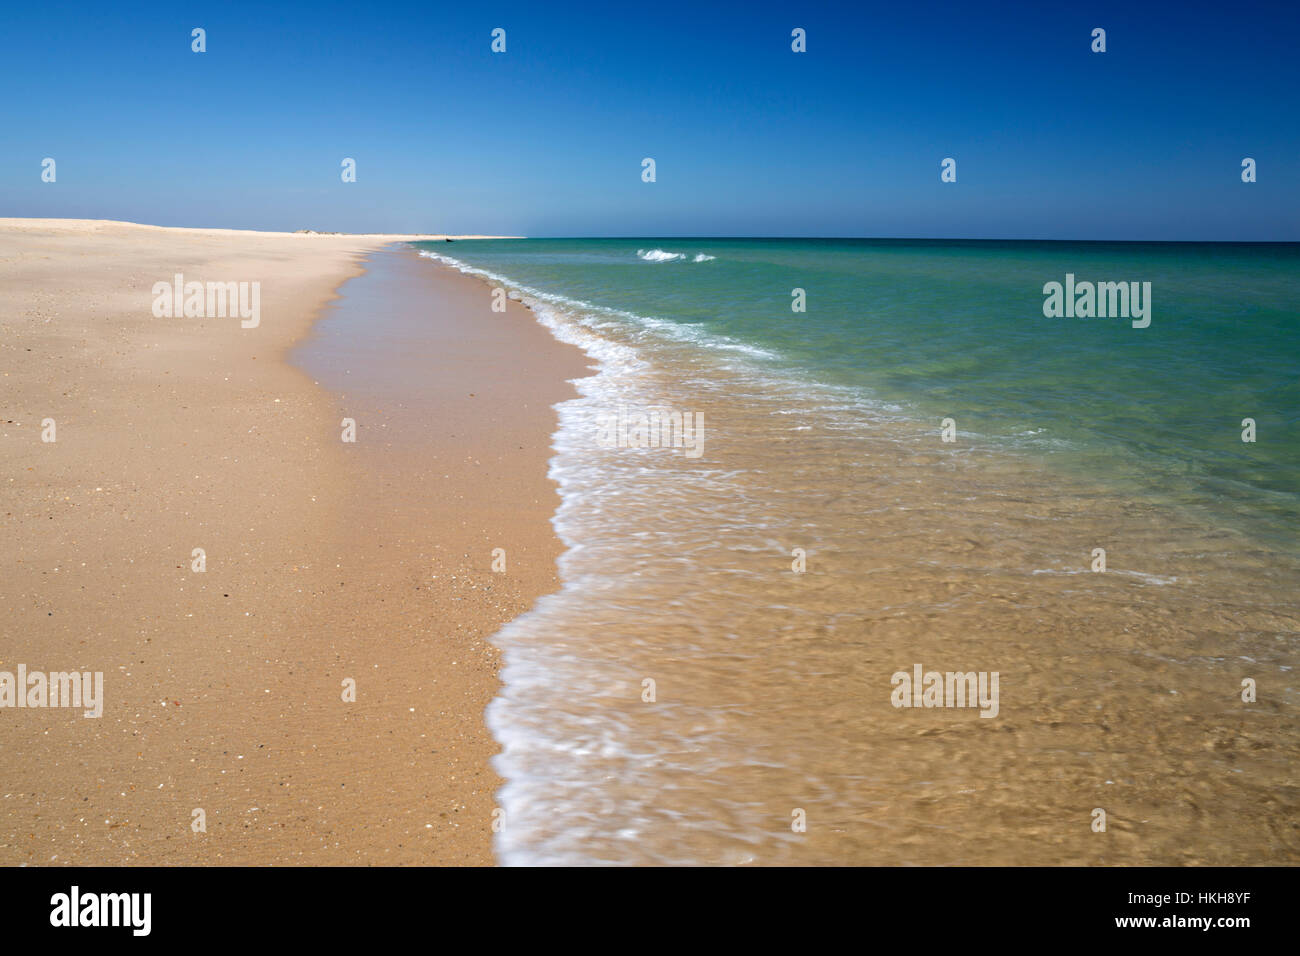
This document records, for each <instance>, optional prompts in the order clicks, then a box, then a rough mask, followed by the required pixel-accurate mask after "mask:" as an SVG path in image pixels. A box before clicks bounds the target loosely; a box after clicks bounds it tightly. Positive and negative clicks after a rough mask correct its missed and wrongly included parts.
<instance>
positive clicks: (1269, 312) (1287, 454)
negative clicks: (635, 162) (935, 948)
mask: <svg viewBox="0 0 1300 956" xmlns="http://www.w3.org/2000/svg"><path fill="white" fill-rule="evenodd" d="M413 245H414V246H415V248H416V249H417V250H418V251H419V253H420V254H421V255H422V256H424V257H425V258H427V259H428V260H429V262H428V266H429V268H440V267H441V268H446V267H450V268H455V269H458V270H460V271H462V272H466V273H469V274H472V275H475V276H478V277H480V278H481V279H482V280H483V281H484V282H485V283H487V284H488V285H489V286H490V287H492V289H494V290H497V289H499V290H502V291H501V292H500V293H495V294H498V295H506V296H508V297H510V298H514V299H518V300H521V301H522V302H523V303H524V304H526V305H528V306H529V307H530V308H531V309H532V311H533V314H534V316H535V317H536V319H537V321H539V322H541V323H542V324H543V325H545V326H546V327H547V328H548V329H550V330H551V332H552V333H553V334H554V335H555V337H556V338H558V339H560V340H562V341H564V342H568V343H572V344H575V345H577V346H579V347H581V348H582V349H583V350H585V352H586V354H587V355H588V356H589V357H590V364H591V373H592V374H591V375H590V376H588V377H585V378H580V379H577V380H575V386H576V388H577V391H578V397H577V398H574V399H572V400H569V401H565V402H563V403H561V404H560V405H559V406H557V412H558V427H557V430H556V433H555V435H554V441H553V451H554V454H553V457H552V458H551V462H550V475H551V478H552V479H553V480H554V481H555V482H556V484H557V486H558V489H559V494H560V504H559V507H558V509H557V512H556V514H555V517H554V525H555V529H556V532H557V534H558V535H559V537H560V539H561V541H562V543H563V545H564V547H565V551H564V553H563V555H562V557H561V559H560V576H561V581H562V585H561V587H560V589H559V590H558V591H556V592H555V593H552V594H550V595H547V596H545V597H543V598H541V599H540V600H539V601H538V602H537V604H536V605H535V606H534V607H533V608H532V609H531V610H530V611H529V612H527V613H525V614H524V615H522V616H521V617H519V618H517V619H515V620H513V621H511V622H510V623H509V624H508V625H506V626H505V627H504V628H503V629H502V630H501V631H500V632H499V633H498V634H497V635H496V636H495V638H494V640H495V642H496V643H497V645H498V646H499V647H500V648H501V649H502V652H503V659H504V668H503V671H502V680H503V688H502V690H501V692H500V694H499V696H498V697H497V699H496V700H494V701H493V703H492V704H491V706H490V707H489V710H488V723H489V727H490V728H491V730H492V732H493V734H494V735H495V736H496V738H497V740H498V741H499V743H500V745H501V752H500V754H499V756H498V757H497V758H496V762H495V766H496V769H497V771H498V772H499V773H500V775H501V776H502V778H503V779H504V781H505V783H504V786H503V787H502V789H501V791H500V793H499V794H498V802H499V804H500V806H501V808H502V809H503V810H504V817H503V819H504V825H503V826H501V827H500V830H499V832H498V833H497V834H496V837H495V849H496V852H497V855H498V857H499V859H500V860H501V862H503V863H506V864H556V865H602V864H611V865H612V864H625V865H626V864H632V865H636V864H698V865H827V864H847V865H861V864H880V865H934V864H954V865H1002V864H1014V865H1021V864H1029V865H1033V864H1036V863H1058V864H1059V863H1076V864H1080V865H1085V864H1088V865H1091V864H1103V865H1104V864H1148V863H1171V864H1192V863H1215V864H1241V863H1252V862H1253V863H1295V862H1300V830H1297V821H1298V820H1300V814H1298V813H1297V811H1300V778H1297V776H1296V767H1297V765H1298V764H1297V757H1300V725H1297V722H1296V719H1295V712H1296V706H1297V704H1300V695H1298V694H1297V691H1298V689H1300V688H1298V687H1297V682H1296V676H1295V671H1294V666H1295V664H1296V658H1297V653H1296V652H1297V646H1298V637H1300V610H1298V609H1297V602H1296V593H1297V585H1300V538H1298V537H1297V527H1298V525H1297V519H1298V518H1300V419H1298V415H1300V244H1289V243H1263V244H1245V243H1232V244H1216V243H1136V242H1124V243H1110V242H1036V241H1023V242H1021V241H974V240H971V241H947V240H933V241H931V240H844V239H704V238H689V239H672V238H656V239H646V238H632V239H521V240H464V241H456V242H450V243H449V242H427V243H415V244H413ZM1053 284H1056V285H1055V286H1054V285H1053ZM1103 284H1104V285H1103ZM1093 293H1096V294H1095V295H1094V294H1093ZM1089 300H1091V301H1089ZM502 347H503V348H508V347H509V344H508V343H503V345H502ZM931 674H935V675H938V677H939V678H945V677H948V679H946V680H945V681H941V683H940V685H939V686H938V687H937V688H936V691H937V692H936V693H935V694H933V695H923V693H922V685H925V686H928V687H933V684H932V682H931V681H930V680H929V675H931ZM954 674H955V675H957V679H956V681H955V682H954V681H953V680H952V679H951V678H950V675H954ZM964 675H969V676H970V677H971V678H972V679H971V681H970V683H969V684H968V685H966V686H968V687H969V688H970V690H971V692H970V693H969V694H966V695H964V698H963V695H961V694H960V691H961V690H962V689H963V680H964ZM904 678H906V680H905V679H904ZM913 683H914V684H915V685H916V686H915V687H912V686H911V684H913ZM976 687H978V688H980V691H979V693H976V692H975V688H976ZM954 690H955V691H957V693H954ZM987 691H992V693H991V694H990V693H987ZM990 697H992V698H995V699H989V698H990Z"/></svg>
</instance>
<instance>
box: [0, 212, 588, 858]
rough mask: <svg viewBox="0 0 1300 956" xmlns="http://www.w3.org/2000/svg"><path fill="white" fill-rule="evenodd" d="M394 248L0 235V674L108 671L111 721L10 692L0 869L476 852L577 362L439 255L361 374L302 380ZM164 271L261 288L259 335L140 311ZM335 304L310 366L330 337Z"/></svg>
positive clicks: (30, 225) (191, 235)
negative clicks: (0, 395)
mask: <svg viewBox="0 0 1300 956" xmlns="http://www.w3.org/2000/svg"><path fill="white" fill-rule="evenodd" d="M391 239H392V237H357V236H294V235H286V234H265V233H261V234H259V233H240V232H231V231H221V230H172V229H157V228H153V227H144V226H136V225H131V224H119V223H100V222H82V221H36V220H26V221H19V220H0V276H2V277H3V282H0V357H2V359H3V360H2V361H0V371H2V372H3V384H4V399H3V410H2V412H0V438H2V439H3V448H4V459H5V463H6V468H5V473H4V474H3V476H2V478H0V480H2V481H3V484H4V493H3V505H2V506H0V518H3V521H4V529H5V546H4V547H3V549H0V609H2V610H3V614H4V618H3V621H4V623H3V627H2V628H0V633H2V634H3V639H2V640H0V670H4V671H14V670H16V668H17V666H18V665H19V664H25V665H26V666H27V667H28V669H29V670H33V671H35V670H44V671H56V670H78V671H102V672H103V674H104V685H105V688H104V697H105V703H104V714H103V716H102V717H101V718H98V719H87V718H84V717H82V715H81V712H80V711H79V710H70V709H62V708H60V709H54V708H46V709H10V708H5V709H2V710H0V752H2V753H3V754H4V764H5V775H4V780H3V783H0V865H18V864H30V865H49V864H54V865H58V864H69V863H70V864H84V865H89V864H104V865H119V864H345V863H346V864H370V863H376V864H408V863H409V864H488V863H491V862H492V860H493V858H492V853H491V822H492V809H493V791H494V790H495V788H496V786H497V784H498V781H497V779H496V777H495V776H494V775H493V774H492V772H491V770H490V767H489V760H490V758H491V756H492V754H493V752H494V750H495V744H494V743H493V741H492V738H491V736H490V735H489V734H488V733H487V731H486V729H485V727H484V723H483V708H484V706H485V704H486V703H487V702H488V700H490V699H491V697H492V695H493V694H494V692H495V690H496V688H497V686H498V684H497V660H496V653H495V651H494V650H493V649H492V648H491V646H490V644H489V643H488V637H489V636H490V635H491V634H492V633H493V632H494V631H495V630H496V629H497V628H498V627H499V626H500V624H501V623H503V622H504V621H506V620H508V619H509V618H511V617H513V616H514V615H515V614H517V613H519V612H520V611H522V610H524V609H525V608H526V607H528V606H529V605H530V604H531V602H532V601H533V600H534V599H535V598H536V596H537V595H539V594H541V593H543V592H544V591H545V590H547V589H548V588H550V587H551V586H552V585H553V582H554V575H555V572H554V557H555V555H556V553H557V552H558V550H559V545H558V542H557V541H556V540H555V539H554V536H553V534H552V532H551V529H550V526H549V523H548V522H549V515H550V512H551V511H552V510H553V509H554V505H555V501H556V497H555V492H554V488H553V485H551V483H550V482H549V481H548V480H547V478H546V460H547V457H548V455H549V448H548V442H549V436H550V433H551V429H552V427H553V412H552V411H551V410H550V407H549V406H550V403H552V402H554V401H558V400H560V399H563V398H565V397H567V395H568V394H569V389H570V388H571V387H570V386H568V385H566V384H565V380H566V379H567V378H571V377H573V376H574V375H579V374H582V370H583V368H584V362H583V361H582V360H581V357H580V355H579V353H577V351H576V350H573V349H569V348H566V347H563V346H560V345H558V344H557V343H555V342H554V341H553V340H551V339H550V338H549V336H548V335H547V333H545V331H544V330H542V329H541V328H540V327H538V326H537V325H536V323H535V322H534V321H533V319H532V316H531V315H530V313H529V312H528V311H527V310H526V309H524V308H522V307H521V306H518V305H514V304H512V305H511V308H510V310H509V311H508V312H507V313H505V314H504V315H502V314H494V313H489V311H488V298H487V293H486V292H482V287H481V285H480V284H478V283H474V282H472V281H471V280H467V279H464V278H463V277H460V276H453V275H451V274H450V273H448V275H447V277H446V278H445V279H440V278H439V276H438V275H437V273H438V272H439V271H441V270H436V269H434V268H432V267H430V268H428V269H425V270H423V272H422V274H421V275H419V276H416V275H411V276H408V282H407V283H406V284H405V286H404V290H403V292H402V296H403V297H402V298H390V299H388V300H387V302H388V307H389V311H388V312H387V313H385V314H384V315H382V316H380V318H382V320H383V322H384V323H386V324H385V326H384V328H385V332H384V333H383V336H372V337H369V338H367V339H366V340H365V349H366V350H367V355H368V357H369V358H370V359H373V360H374V361H375V362H376V363H378V364H367V365H365V366H364V367H362V366H361V365H359V364H357V363H352V364H351V366H350V369H349V372H350V375H351V378H350V379H349V381H348V382H347V386H348V388H347V390H346V392H345V393H343V394H334V393H332V392H330V391H329V390H327V389H328V387H333V386H335V385H336V384H338V382H339V380H337V379H335V378H333V377H332V369H334V368H335V366H332V365H330V364H329V363H323V364H321V365H320V366H319V367H317V366H315V365H313V364H311V363H310V362H309V363H307V364H308V365H309V371H310V372H311V373H314V374H316V375H317V376H318V377H319V379H320V380H321V385H318V384H316V382H315V381H314V380H313V378H312V375H311V374H308V373H307V372H304V371H303V370H301V369H300V368H298V367H295V366H294V365H293V364H291V363H290V361H289V358H288V353H289V350H290V349H291V348H292V347H293V346H294V345H295V344H296V343H300V342H302V341H303V340H304V339H305V338H307V337H308V336H309V335H310V334H311V330H312V323H313V322H314V321H315V319H316V318H317V317H318V316H319V315H320V314H321V313H322V310H323V309H325V308H326V306H327V304H328V303H329V302H330V300H331V297H332V296H333V295H334V294H335V292H336V290H338V289H339V287H340V285H341V284H342V283H343V282H344V281H345V280H347V279H348V278H349V277H352V276H356V275H359V274H360V273H361V271H362V268H363V267H362V259H363V257H364V256H365V255H368V254H372V253H374V252H375V251H376V250H378V249H381V248H383V247H384V246H386V245H388V244H390V242H391ZM388 255H391V254H389V253H384V254H381V258H382V257H383V256H388ZM176 272H182V273H184V274H185V276H186V278H187V279H198V280H200V281H203V280H212V281H223V282H224V281H258V282H260V283H261V296H262V299H261V321H260V324H259V325H258V326H257V327H256V328H248V329H245V328H241V327H240V322H239V320H238V319H232V318H213V319H200V318H188V319H187V318H171V319H168V318H161V319H160V318H155V317H154V316H153V314H152V313H151V308H150V306H151V301H152V295H151V288H152V286H153V284H154V283H155V282H158V281H160V280H169V279H170V278H171V276H172V275H173V274H174V273H176ZM440 282H445V283H447V285H446V286H445V287H444V286H441V285H440V284H439V283H440ZM471 288H472V289H473V290H474V294H470V293H469V292H468V291H467V290H469V289H471ZM435 300H436V301H437V302H438V307H437V308H436V309H435V308H431V307H430V306H429V303H430V302H433V301H435ZM367 301H368V302H369V303H370V307H377V300H375V299H373V298H372V299H369V300H367ZM351 305H352V303H351V301H350V298H349V293H348V291H347V287H345V289H344V294H343V298H342V300H340V302H339V303H338V306H337V308H336V309H327V310H326V311H327V312H328V314H329V315H330V318H327V319H326V320H325V321H323V322H321V323H320V326H319V328H318V330H317V331H316V333H315V334H314V337H312V338H311V340H310V341H311V344H310V345H309V346H308V349H307V350H305V351H304V353H303V355H304V357H307V358H310V353H311V349H312V348H316V349H318V350H323V352H328V351H330V350H334V351H335V352H336V353H338V354H346V353H347V352H348V349H349V346H348V344H347V343H346V342H345V341H344V340H343V339H341V338H336V337H334V336H333V334H332V333H331V331H330V328H329V327H330V323H334V324H335V326H336V327H337V329H338V331H339V332H341V333H343V334H344V335H345V336H351V335H354V334H356V333H357V331H358V329H357V327H356V324H355V323H357V322H358V321H362V319H361V318H360V316H358V315H357V314H356V313H351V312H349V308H350V307H351ZM417 310H423V311H417ZM485 314H486V316H487V317H485ZM399 319H400V320H401V322H400V323H399V321H398V320H399ZM399 324H400V325H401V327H402V330H403V331H404V337H403V338H401V339H400V340H395V339H387V338H384V336H387V335H388V333H389V332H396V331H397V329H398V325H399ZM516 334H517V336H518V337H517V338H516ZM385 348H387V349H389V352H388V354H389V355H390V356H391V357H395V356H398V355H400V356H403V357H404V358H405V359H406V360H407V361H408V362H409V365H410V367H411V368H417V367H419V368H422V369H423V370H424V371H425V372H426V373H427V376H428V380H429V382H431V383H434V385H435V387H430V388H428V389H422V390H420V391H419V392H418V395H419V397H420V398H419V402H418V403H414V402H411V401H408V402H407V404H406V405H405V406H404V407H400V408H399V407H398V405H397V404H396V403H394V402H393V401H391V400H390V396H389V394H387V393H385V392H384V390H383V388H382V387H380V386H384V385H385V384H388V383H389V382H390V381H393V380H391V379H385V378H384V377H383V376H377V375H376V373H377V370H378V369H380V368H381V367H382V366H383V364H384V363H383V359H382V356H381V353H382V352H383V351H384V349H385ZM323 352H322V354H323ZM366 380H369V381H370V382H371V384H373V385H375V386H376V390H375V391H368V390H367V389H366V388H364V387H359V384H358V383H361V384H364V382H365V381H366ZM322 385H323V386H326V387H322ZM470 393H473V395H472V396H471V395H470ZM404 401H406V400H404ZM417 404H418V406H419V407H418V408H417V407H416V406H417ZM345 416H350V417H353V418H355V419H356V420H357V422H358V433H357V441H356V442H355V443H344V442H343V441H342V440H341V428H340V421H341V419H342V418H343V417H345ZM46 418H52V419H54V420H55V422H56V428H57V431H56V441H54V442H52V443H49V442H43V441H42V440H41V436H42V421H43V420H44V419H46ZM403 422H406V423H418V424H421V425H424V426H428V427H425V428H423V429H421V430H419V431H417V430H414V429H412V428H409V427H405V426H404V425H403ZM492 547H503V548H505V549H506V551H507V571H506V572H505V573H493V571H492V570H491V562H492V556H491V548H492ZM195 548H202V549H203V550H204V558H205V561H206V570H204V571H203V572H201V573H199V572H196V571H194V570H193V569H192V562H193V561H194V557H193V551H194V549H195ZM489 588H490V590H489ZM349 678H350V679H352V680H355V683H356V700H355V702H346V701H344V700H343V690H344V681H345V680H346V679H349ZM196 810H201V811H203V813H202V817H203V819H204V821H205V824H206V831H205V832H194V828H193V822H194V821H195V819H196V816H197V815H196V813H195V811H196Z"/></svg>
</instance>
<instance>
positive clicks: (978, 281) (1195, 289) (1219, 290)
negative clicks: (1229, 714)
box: [417, 239, 1300, 549]
mask: <svg viewBox="0 0 1300 956" xmlns="http://www.w3.org/2000/svg"><path fill="white" fill-rule="evenodd" d="M417 245H419V246H421V247H422V248H423V249H426V250H428V251H431V252H435V253H438V254H440V255H443V256H450V257H454V258H455V259H457V260H459V261H461V262H463V263H466V264H468V265H470V266H473V267H475V268H477V269H481V270H484V271H486V272H489V273H492V274H494V275H497V276H500V277H504V278H506V279H508V280H510V282H511V283H513V284H514V285H517V286H522V287H527V288H529V289H532V290H537V291H541V292H544V293H548V294H549V295H553V296H556V297H560V298H561V299H563V300H565V301H568V302H572V301H573V300H576V302H577V303H581V304H582V305H583V306H592V307H596V308H597V309H599V311H600V312H601V314H602V315H603V316H604V317H605V319H606V320H607V321H610V322H615V323H626V324H627V325H628V326H631V327H636V326H643V327H647V328H653V329H655V330H656V332H657V333H659V334H669V335H671V337H672V338H674V339H676V340H680V339H683V338H685V339H688V340H693V341H695V342H696V343H697V344H698V345H699V347H701V348H712V349H718V348H722V349H726V350H728V351H729V352H730V353H732V355H733V357H734V359H735V360H736V361H743V362H745V363H748V364H749V365H751V366H752V368H753V371H754V373H755V374H757V375H762V374H764V373H768V374H780V375H783V376H795V377H799V378H803V379H806V380H807V381H808V382H810V383H822V384H827V385H836V386H844V387H848V388H850V389H853V390H858V391H860V392H861V393H862V395H863V396H866V397H869V398H871V399H874V400H878V401H881V402H884V403H890V404H892V405H894V406H896V407H897V408H898V409H899V410H901V411H902V412H903V413H904V414H906V415H909V416H914V417H916V418H918V419H919V420H922V421H927V420H928V421H932V422H933V423H934V428H935V429H936V431H937V430H938V429H939V428H940V422H941V420H942V419H944V418H952V419H953V420H954V422H955V424H956V427H957V430H958V434H959V436H961V438H962V440H963V441H972V442H978V443H987V444H990V445H1005V446H1008V447H1010V448H1013V449H1015V450H1019V451H1021V452H1023V453H1026V454H1031V455H1036V456H1044V457H1045V458H1046V459H1047V460H1050V461H1051V462H1053V463H1055V464H1056V465H1059V466H1060V467H1062V468H1066V469H1069V470H1071V471H1073V472H1076V473H1081V474H1083V475H1086V476H1088V477H1090V478H1093V479H1095V480H1099V481H1102V482H1103V483H1105V484H1106V485H1107V486H1108V487H1113V488H1114V490H1115V491H1116V493H1123V494H1143V495H1150V496H1153V497H1156V498H1160V499H1162V500H1164V501H1168V502H1173V503H1176V504H1178V505H1181V506H1185V507H1189V508H1192V509H1196V510H1198V511H1200V512H1202V513H1203V514H1204V516H1205V517H1206V518H1207V519H1208V520H1210V521H1211V522H1223V523H1225V524H1228V525H1231V526H1233V527H1236V528H1238V529H1240V530H1243V531H1246V532H1247V533H1249V534H1251V535H1252V537H1253V538H1254V539H1255V540H1256V541H1261V542H1262V541H1268V542H1271V543H1273V544H1274V545H1277V546H1280V547H1284V548H1288V549H1289V548H1291V547H1293V545H1294V539H1295V520H1296V518H1297V517H1300V423H1298V422H1297V409H1300V385H1298V382H1300V323H1298V321H1297V318H1298V312H1300V245H1297V244H1212V243H1194V244H1181V243H1095V242H1079V243H1075V242H1028V241H1026V242H1020V241H1015V242H1010V241H937V240H935V241H930V240H901V241H900V240H806V239H796V240H785V239H780V240H763V239H740V240H737V239H626V240H624V239H579V240H564V239H529V240H504V241H503V240H486V241H461V242H456V243H421V244H417ZM1067 273H1072V274H1073V275H1074V276H1075V277H1076V281H1077V282H1083V281H1092V282H1103V281H1105V282H1119V281H1124V282H1134V281H1136V282H1150V283H1151V313H1150V316H1151V319H1150V325H1149V326H1148V327H1146V328H1134V327H1133V326H1132V323H1131V322H1130V321H1129V320H1128V319H1125V318H1047V317H1045V316H1044V314H1043V303H1044V298H1045V297H1044V294H1043V286H1044V284H1045V283H1047V282H1053V281H1055V282H1061V283H1064V282H1065V277H1066V274H1067ZM796 288H798V289H803V290H804V292H805V299H806V311H805V312H802V313H799V312H795V311H793V310H792V303H793V301H794V299H793V296H792V290H794V289H796ZM641 344H642V345H643V346H649V347H651V348H652V345H653V343H652V342H650V341H648V340H647V341H643V342H642V343H641ZM1245 418H1252V419H1254V421H1255V423H1256V437H1257V440H1256V441H1255V442H1254V443H1246V442H1243V441H1242V430H1243V428H1242V420H1243V419H1245Z"/></svg>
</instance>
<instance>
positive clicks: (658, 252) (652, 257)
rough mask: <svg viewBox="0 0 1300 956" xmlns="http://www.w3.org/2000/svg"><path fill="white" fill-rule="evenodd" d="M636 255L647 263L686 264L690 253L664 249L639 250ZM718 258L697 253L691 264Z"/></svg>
mask: <svg viewBox="0 0 1300 956" xmlns="http://www.w3.org/2000/svg"><path fill="white" fill-rule="evenodd" d="M636 254H637V256H638V257H639V258H641V259H644V260H645V261H646V262H686V261H687V258H688V256H689V255H690V254H689V253H686V252H668V251H666V250H664V249H638V250H637V251H636ZM716 258H718V257H717V256H711V255H709V254H708V253H704V252H697V253H696V254H695V256H694V258H691V259H690V260H689V261H691V262H712V261H713V260H714V259H716Z"/></svg>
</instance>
